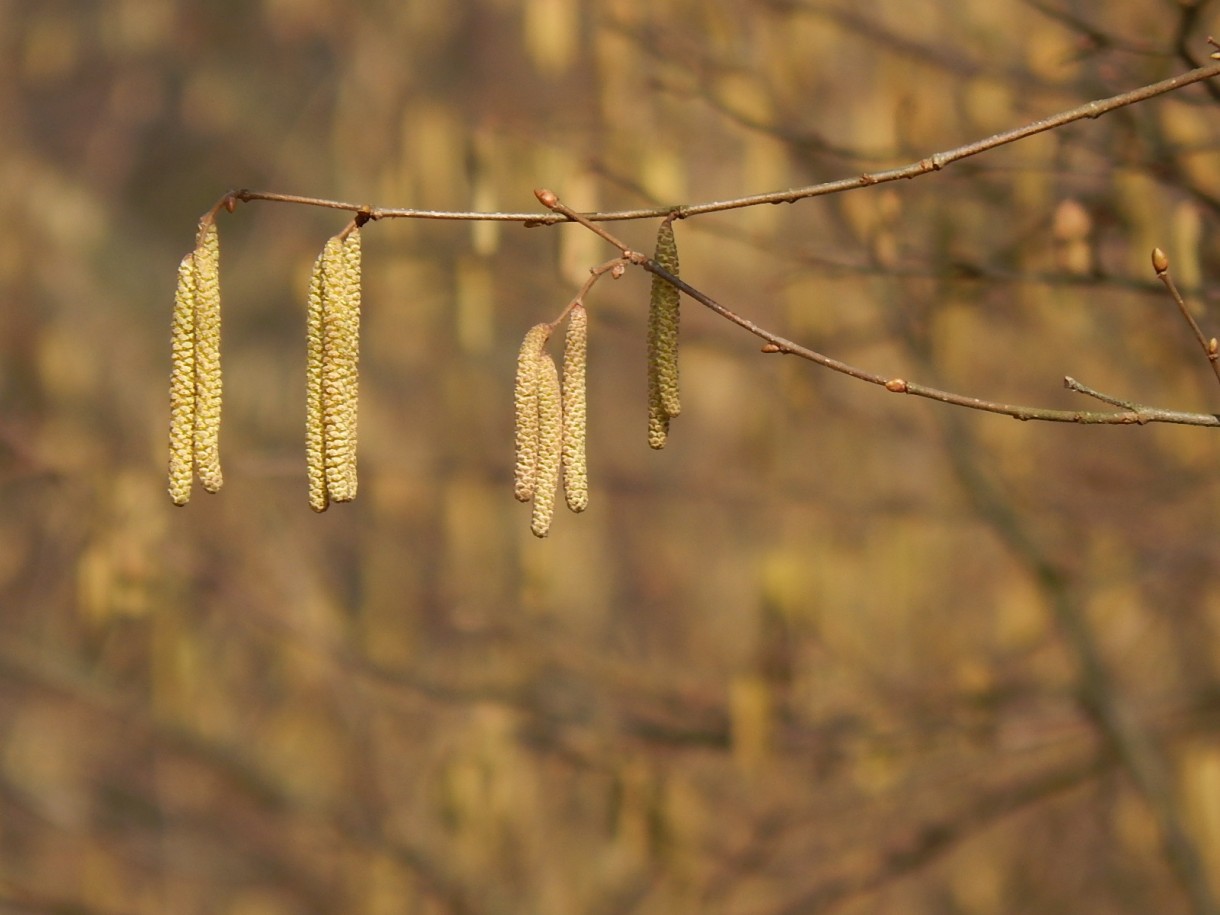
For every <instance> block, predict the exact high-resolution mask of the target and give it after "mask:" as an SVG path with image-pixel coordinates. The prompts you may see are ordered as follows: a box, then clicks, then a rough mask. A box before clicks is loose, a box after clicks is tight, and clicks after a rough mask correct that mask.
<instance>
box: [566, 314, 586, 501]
mask: <svg viewBox="0 0 1220 915" xmlns="http://www.w3.org/2000/svg"><path fill="white" fill-rule="evenodd" d="M588 345H589V315H588V313H587V312H586V311H585V307H584V306H583V305H581V304H580V303H577V304H576V305H574V306H573V307H572V310H571V311H570V312H569V313H568V333H567V337H566V339H565V341H564V350H563V385H562V387H563V491H564V498H565V500H566V501H567V504H568V508H569V509H571V510H572V511H574V512H582V511H584V510H585V509H586V508H588V507H589V471H588V462H587V458H586V455H585V438H586V436H587V431H588V430H587V424H588V417H587V410H586V404H585V368H586V365H587V362H588Z"/></svg>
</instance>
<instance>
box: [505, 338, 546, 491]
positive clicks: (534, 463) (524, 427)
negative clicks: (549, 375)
mask: <svg viewBox="0 0 1220 915" xmlns="http://www.w3.org/2000/svg"><path fill="white" fill-rule="evenodd" d="M550 335H551V325H549V324H535V325H534V326H533V327H531V328H530V329H529V330H528V331H527V332H526V334H525V339H524V340H522V341H521V349H520V350H519V351H518V352H517V379H516V383H515V384H514V387H513V401H514V409H515V414H516V415H515V419H516V428H515V436H516V466H515V471H514V477H513V494H514V495H515V496H516V498H517V501H518V502H528V501H529V500H530V499H532V498H533V497H534V487H535V480H536V477H537V469H538V373H539V367H540V363H539V361H538V357H539V356H540V355H541V354H542V348H543V347H544V346H545V345H546V341H547V339H548V338H549V337H550Z"/></svg>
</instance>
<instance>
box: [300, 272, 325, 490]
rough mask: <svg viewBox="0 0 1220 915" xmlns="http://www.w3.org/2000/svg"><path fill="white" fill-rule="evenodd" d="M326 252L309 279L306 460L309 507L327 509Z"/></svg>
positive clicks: (306, 366) (306, 367)
mask: <svg viewBox="0 0 1220 915" xmlns="http://www.w3.org/2000/svg"><path fill="white" fill-rule="evenodd" d="M325 259H326V252H325V251H323V252H321V253H319V254H318V257H317V260H315V261H314V265H313V274H312V275H311V276H310V280H309V306H308V310H307V316H306V337H307V359H306V365H305V374H306V379H307V380H306V395H305V461H306V467H307V472H308V475H309V507H310V508H312V509H313V510H314V511H316V512H324V511H326V508H327V506H328V505H330V495H329V494H328V493H327V490H326V427H325V425H324V419H323V410H322V403H323V397H322V371H323V365H324V358H325V355H324V354H325V350H324V346H325V344H324V340H323V334H324V332H325V331H324V323H323V322H324V317H325V310H326V304H325V302H324V301H323V290H324V288H325V287H324V282H325V281H324V278H323V273H324V265H325Z"/></svg>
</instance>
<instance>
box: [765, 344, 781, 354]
mask: <svg viewBox="0 0 1220 915" xmlns="http://www.w3.org/2000/svg"><path fill="white" fill-rule="evenodd" d="M762 351H763V352H764V353H778V352H779V345H778V344H776V343H764V344H763V347H762Z"/></svg>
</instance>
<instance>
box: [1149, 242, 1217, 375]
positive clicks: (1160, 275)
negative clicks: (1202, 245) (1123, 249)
mask: <svg viewBox="0 0 1220 915" xmlns="http://www.w3.org/2000/svg"><path fill="white" fill-rule="evenodd" d="M1152 268H1153V269H1154V270H1155V271H1156V278H1157V279H1158V280H1160V281H1161V282H1162V283H1164V284H1165V288H1166V289H1168V290H1169V295H1170V296H1171V297H1172V298H1173V301H1174V303H1175V304H1176V305H1177V306H1178V311H1179V312H1181V314H1182V317H1183V318H1185V319H1186V323H1187V324H1189V325H1190V329H1191V330H1192V331H1194V335H1195V339H1196V340H1198V341H1199V346H1201V347H1202V348H1203V355H1204V356H1206V357H1207V361H1208V362H1209V363H1211V367H1212V372H1213V373H1214V374H1215V376H1216V380H1217V381H1220V344H1218V343H1217V342H1216V338H1215V337H1211V338H1208V337H1207V336H1206V335H1205V334H1204V333H1203V329H1202V328H1201V327H1199V322H1198V321H1196V320H1195V316H1194V315H1192V314H1191V313H1190V307H1189V306H1188V305H1187V304H1186V300H1185V299H1183V298H1182V293H1180V292H1178V285H1177V283H1175V282H1174V281H1173V277H1172V276H1170V275H1169V258H1168V257H1166V256H1165V252H1164V251H1162V250H1161V249H1160V248H1154V249H1153V250H1152Z"/></svg>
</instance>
